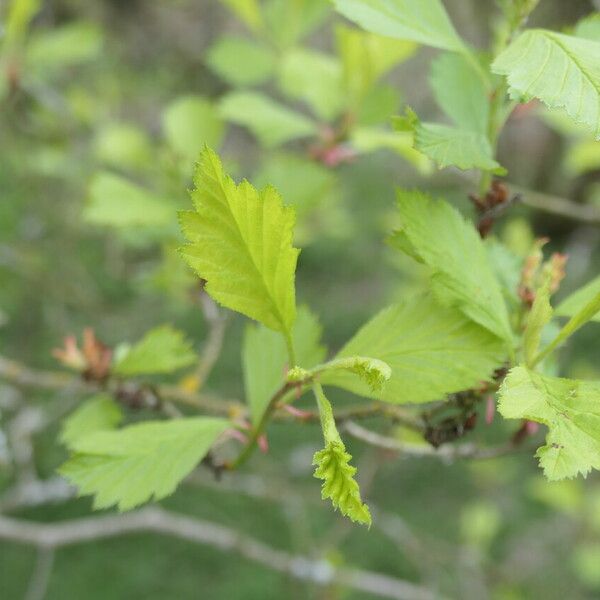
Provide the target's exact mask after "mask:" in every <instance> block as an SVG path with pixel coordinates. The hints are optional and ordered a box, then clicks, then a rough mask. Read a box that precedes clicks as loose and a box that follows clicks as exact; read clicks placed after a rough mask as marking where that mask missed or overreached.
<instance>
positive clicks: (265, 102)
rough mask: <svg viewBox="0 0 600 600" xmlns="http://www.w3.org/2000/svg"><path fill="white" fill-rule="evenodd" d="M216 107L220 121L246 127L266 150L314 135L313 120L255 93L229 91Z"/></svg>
mask: <svg viewBox="0 0 600 600" xmlns="http://www.w3.org/2000/svg"><path fill="white" fill-rule="evenodd" d="M219 106H220V111H221V115H222V117H223V118H224V119H226V120H227V121H230V122H232V123H236V124H237V125H242V126H244V127H247V128H248V129H249V130H250V131H251V132H252V133H253V134H254V135H255V136H256V137H257V138H258V140H259V142H260V143H261V144H262V145H263V146H266V147H268V148H272V147H274V146H279V145H280V144H284V143H285V142H289V141H291V140H295V139H298V138H303V137H307V136H311V135H315V134H316V133H317V127H316V124H315V123H314V122H313V121H311V120H310V119H308V118H307V117H305V116H304V115H302V114H301V113H298V112H295V111H293V110H291V109H289V108H286V107H285V106H282V105H281V104H278V103H277V102H275V101H274V100H271V99H270V98H268V97H267V96H263V95H262V94H258V93H256V92H232V93H231V94H227V96H225V97H224V98H223V99H222V100H221V103H220V105H219Z"/></svg>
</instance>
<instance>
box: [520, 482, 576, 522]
mask: <svg viewBox="0 0 600 600" xmlns="http://www.w3.org/2000/svg"><path fill="white" fill-rule="evenodd" d="M528 492H529V495H530V496H531V497H532V498H534V499H535V500H537V501H538V502H542V503H543V504H546V505H547V506H549V507H550V508H552V509H553V510H557V511H561V512H564V513H566V514H568V515H571V516H573V517H577V516H580V515H581V514H582V511H583V508H584V496H583V490H582V488H581V482H580V481H577V480H574V479H563V480H562V481H552V482H549V481H547V480H546V479H544V478H543V477H541V476H537V477H535V478H534V479H532V480H531V481H530V483H529V485H528Z"/></svg>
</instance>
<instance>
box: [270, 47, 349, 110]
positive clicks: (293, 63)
mask: <svg viewBox="0 0 600 600" xmlns="http://www.w3.org/2000/svg"><path fill="white" fill-rule="evenodd" d="M279 87H280V89H281V91H282V92H283V93H284V94H286V95H287V96H288V97H289V98H293V99H294V100H302V101H304V102H306V103H307V104H308V105H309V106H310V107H311V108H312V109H313V111H314V112H315V114H316V115H317V116H318V117H320V118H321V119H324V120H332V119H334V118H335V117H336V116H337V115H338V114H339V113H340V111H341V110H342V108H343V106H344V101H345V97H344V92H343V89H342V70H341V66H340V64H339V62H338V61H337V60H335V59H334V58H332V57H331V56H329V55H327V54H324V53H322V52H316V51H314V50H306V49H303V48H295V49H293V50H290V51H289V52H288V53H286V54H285V55H284V57H283V60H282V63H281V68H280V73H279Z"/></svg>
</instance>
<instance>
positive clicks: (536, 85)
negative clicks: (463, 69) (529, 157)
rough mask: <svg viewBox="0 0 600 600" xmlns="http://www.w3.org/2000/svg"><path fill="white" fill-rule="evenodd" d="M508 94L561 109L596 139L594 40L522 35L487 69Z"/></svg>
mask: <svg viewBox="0 0 600 600" xmlns="http://www.w3.org/2000/svg"><path fill="white" fill-rule="evenodd" d="M492 70H493V71H494V73H497V74H499V75H506V76H507V78H508V83H509V85H510V87H511V91H512V94H513V96H518V95H522V96H523V97H524V98H523V99H524V100H525V101H527V100H529V99H531V98H532V97H535V98H539V99H540V100H541V101H542V102H544V103H545V104H546V105H547V106H548V107H549V108H552V109H560V110H565V111H566V112H567V113H568V114H569V116H570V117H571V118H572V119H574V120H575V121H576V122H578V123H582V124H585V125H586V126H587V127H588V128H589V129H591V130H592V131H593V132H594V134H595V136H596V138H598V139H600V112H599V111H598V105H599V104H600V42H593V41H590V40H586V39H582V38H577V37H573V36H569V35H563V34H560V33H554V32H552V31H547V30H544V29H530V30H527V31H525V32H524V33H522V34H521V35H520V36H519V37H518V38H517V39H516V40H515V41H514V42H512V43H511V44H510V46H509V47H508V48H507V49H506V50H504V52H502V53H501V54H500V55H499V56H498V57H497V58H496V60H495V61H494V63H493V65H492Z"/></svg>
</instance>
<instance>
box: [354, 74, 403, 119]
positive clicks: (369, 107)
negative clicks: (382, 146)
mask: <svg viewBox="0 0 600 600" xmlns="http://www.w3.org/2000/svg"><path fill="white" fill-rule="evenodd" d="M399 106H400V92H399V91H398V88H396V87H394V86H392V85H388V84H379V85H375V86H373V87H372V88H371V89H370V90H369V91H368V92H367V93H366V94H365V96H364V97H363V99H362V101H361V103H360V107H359V108H358V112H357V114H356V123H357V125H358V126H369V125H381V124H385V125H387V124H388V123H389V120H390V116H391V115H394V114H396V113H397V112H398V107H399Z"/></svg>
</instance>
